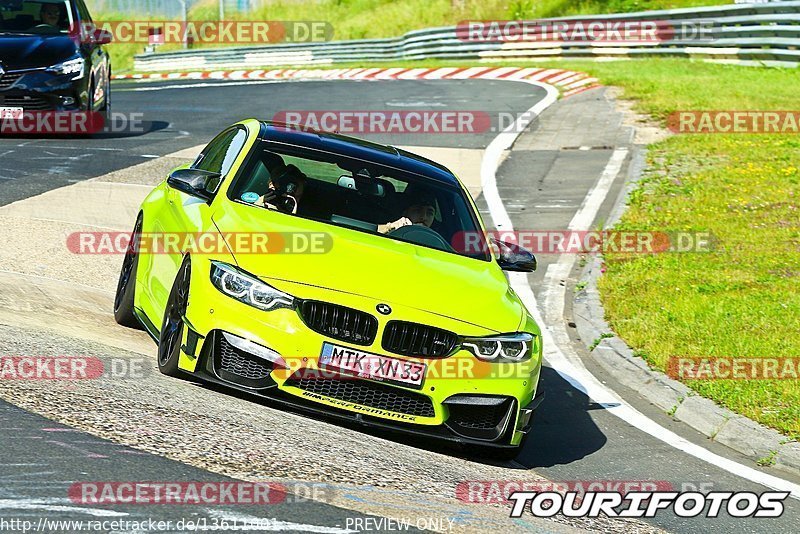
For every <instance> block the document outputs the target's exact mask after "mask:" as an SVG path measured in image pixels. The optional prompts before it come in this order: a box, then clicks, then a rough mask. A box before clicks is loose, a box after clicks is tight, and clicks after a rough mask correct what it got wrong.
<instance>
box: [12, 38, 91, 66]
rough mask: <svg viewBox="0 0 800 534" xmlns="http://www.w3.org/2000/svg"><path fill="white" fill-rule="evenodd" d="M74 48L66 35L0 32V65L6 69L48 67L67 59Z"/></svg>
mask: <svg viewBox="0 0 800 534" xmlns="http://www.w3.org/2000/svg"><path fill="white" fill-rule="evenodd" d="M76 50H77V48H76V46H75V42H74V41H73V40H72V38H70V37H69V36H68V35H27V34H8V33H0V65H2V66H3V68H4V69H5V70H7V71H8V70H17V69H31V68H37V67H49V66H51V65H55V64H57V63H61V62H62V61H65V60H67V59H69V58H70V57H71V56H73V55H75V52H76Z"/></svg>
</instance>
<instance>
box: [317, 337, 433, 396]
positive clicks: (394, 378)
mask: <svg viewBox="0 0 800 534" xmlns="http://www.w3.org/2000/svg"><path fill="white" fill-rule="evenodd" d="M319 364H320V367H323V368H327V369H332V370H335V371H339V372H341V373H342V374H346V375H350V376H357V377H360V378H369V379H371V380H378V381H381V382H389V383H392V384H397V385H400V386H411V387H413V388H415V389H420V388H421V387H422V381H423V380H424V379H425V371H426V369H427V366H426V365H425V364H424V363H418V362H411V361H408V360H399V359H397V358H388V357H386V356H381V355H379V354H372V353H370V352H364V351H361V350H356V349H351V348H348V347H340V346H338V345H333V344H331V343H323V345H322V354H321V355H320V357H319Z"/></svg>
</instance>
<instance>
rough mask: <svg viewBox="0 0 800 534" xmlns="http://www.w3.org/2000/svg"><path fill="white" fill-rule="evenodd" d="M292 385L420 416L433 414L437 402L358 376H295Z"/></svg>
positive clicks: (372, 406) (391, 410)
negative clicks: (358, 377) (434, 403)
mask: <svg viewBox="0 0 800 534" xmlns="http://www.w3.org/2000/svg"><path fill="white" fill-rule="evenodd" d="M285 385H286V386H292V387H296V388H300V389H302V390H305V391H308V392H310V393H316V394H317V395H324V396H325V397H331V398H334V399H339V400H343V401H347V402H352V403H354V404H360V405H362V406H369V407H371V408H378V409H380V410H387V411H390V412H396V413H404V414H408V415H415V416H418V417H433V416H434V410H433V403H432V402H431V399H430V398H428V397H426V396H425V395H420V394H419V393H414V392H411V391H406V390H403V389H399V388H394V387H391V386H387V385H384V384H380V383H378V382H369V381H366V380H359V379H356V378H349V377H341V378H327V377H318V376H310V377H309V376H302V375H301V376H298V375H293V376H292V377H291V378H289V380H287V381H286V383H285Z"/></svg>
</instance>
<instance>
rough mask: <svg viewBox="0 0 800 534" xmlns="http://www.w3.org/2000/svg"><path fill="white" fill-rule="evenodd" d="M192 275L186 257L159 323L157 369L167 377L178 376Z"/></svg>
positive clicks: (189, 262)
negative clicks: (161, 320) (184, 319)
mask: <svg viewBox="0 0 800 534" xmlns="http://www.w3.org/2000/svg"><path fill="white" fill-rule="evenodd" d="M191 274H192V263H191V261H190V260H189V257H188V256H187V257H186V259H184V260H183V264H182V265H181V268H180V270H179V271H178V276H176V277H175V282H174V283H173V284H172V291H170V293H169V299H167V308H166V310H164V321H163V322H162V323H161V335H160V337H159V339H158V369H159V371H161V372H162V373H164V374H165V375H167V376H179V375H180V374H181V372H180V370H179V369H178V358H179V357H180V354H181V341H182V340H183V316H184V315H185V314H186V308H187V307H188V305H189V281H190V279H191Z"/></svg>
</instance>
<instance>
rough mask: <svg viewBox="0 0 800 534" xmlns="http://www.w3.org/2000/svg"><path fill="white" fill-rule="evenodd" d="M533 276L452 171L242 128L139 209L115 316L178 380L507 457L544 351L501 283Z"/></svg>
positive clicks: (525, 423) (527, 413) (517, 442)
mask: <svg viewBox="0 0 800 534" xmlns="http://www.w3.org/2000/svg"><path fill="white" fill-rule="evenodd" d="M535 268H536V260H535V258H534V257H533V255H532V254H530V253H529V252H527V251H525V250H524V249H522V248H520V247H517V246H515V245H513V244H508V243H501V242H490V241H489V240H488V239H486V230H485V228H484V226H483V222H482V221H481V218H480V216H479V213H478V210H477V208H476V206H475V203H474V202H473V200H472V198H471V197H470V195H469V193H468V191H467V189H466V188H465V187H464V185H463V184H462V183H461V182H460V181H459V180H458V178H456V176H454V175H453V173H452V172H450V171H449V170H448V169H446V168H445V167H443V166H441V165H439V164H437V163H434V162H432V161H430V160H427V159H425V158H422V157H420V156H417V155H414V154H411V153H408V152H406V151H403V150H400V149H397V148H394V147H391V146H383V145H378V144H374V143H369V142H366V141H363V140H360V139H355V138H350V137H345V136H341V135H337V134H328V133H320V132H315V131H309V130H305V129H299V128H294V127H290V126H287V125H283V124H276V123H269V122H261V121H256V120H247V121H243V122H241V123H238V124H235V125H233V126H231V127H230V128H228V129H226V130H225V131H224V132H222V133H221V134H220V135H219V136H217V137H216V138H215V139H214V140H213V141H212V142H211V143H210V144H209V145H208V146H207V147H206V148H205V149H204V150H203V151H202V153H201V154H200V156H199V157H198V158H197V160H196V161H195V162H194V163H193V164H191V165H187V166H184V167H182V168H179V169H176V170H175V171H173V172H172V174H171V175H170V176H169V177H168V178H167V179H166V180H165V181H164V182H162V183H161V184H160V185H158V186H157V187H156V188H155V189H154V190H153V191H152V192H151V193H150V194H149V195H148V197H147V198H146V199H145V201H144V202H143V203H142V206H141V210H140V212H139V215H138V218H137V220H136V222H135V226H134V230H133V234H132V238H131V246H130V247H129V250H128V253H127V254H126V255H125V259H124V262H123V267H122V272H121V274H120V278H119V284H118V288H117V294H116V299H115V304H114V314H115V318H116V320H117V322H118V323H119V324H121V325H125V326H128V327H134V328H136V327H142V326H143V327H144V328H145V329H146V330H147V331H148V332H149V333H150V335H151V336H152V337H153V338H154V339H155V340H156V341H157V342H158V366H159V368H160V370H161V371H162V372H163V373H165V374H167V375H170V376H176V377H177V376H184V377H186V376H192V377H194V378H195V379H198V380H201V381H206V382H210V383H214V384H217V385H223V386H226V387H229V388H233V389H236V390H240V391H244V392H248V393H251V394H255V395H259V396H264V397H267V398H270V399H273V400H274V401H277V402H280V403H283V404H284V405H287V406H290V407H294V408H295V409H300V410H304V411H306V412H310V413H312V414H314V413H315V414H320V415H325V416H328V417H335V418H343V419H347V420H350V421H354V422H356V423H359V424H361V425H364V426H368V427H372V428H378V429H386V430H387V431H400V432H408V433H413V434H417V435H422V436H429V437H434V438H438V439H442V440H447V441H452V442H457V443H462V444H465V445H467V446H468V447H474V448H475V449H476V450H479V449H486V448H489V450H490V452H491V453H492V454H497V455H498V456H504V457H508V456H509V455H512V456H513V455H514V454H515V453H516V452H517V451H518V449H519V448H520V447H521V444H522V443H523V440H524V438H525V437H526V435H527V434H528V433H529V431H530V428H531V419H532V414H533V411H534V410H535V409H536V407H537V406H538V405H539V404H540V403H541V401H542V398H543V394H542V393H541V392H539V391H538V383H539V374H540V371H541V365H542V342H541V333H540V329H539V326H538V325H537V324H536V323H535V322H534V320H533V318H532V317H531V315H530V313H529V312H528V310H526V309H525V306H524V305H523V304H522V302H521V301H520V299H519V297H518V296H517V295H516V294H515V293H514V291H513V290H512V289H511V287H510V285H509V282H508V280H507V278H506V276H505V274H504V272H503V271H504V270H506V271H523V272H529V271H532V270H534V269H535Z"/></svg>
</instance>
